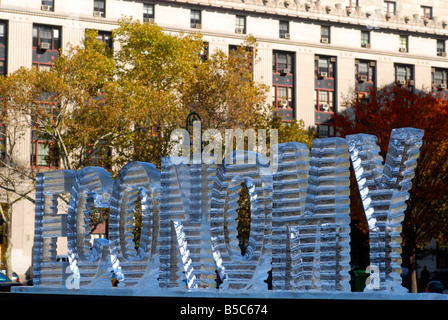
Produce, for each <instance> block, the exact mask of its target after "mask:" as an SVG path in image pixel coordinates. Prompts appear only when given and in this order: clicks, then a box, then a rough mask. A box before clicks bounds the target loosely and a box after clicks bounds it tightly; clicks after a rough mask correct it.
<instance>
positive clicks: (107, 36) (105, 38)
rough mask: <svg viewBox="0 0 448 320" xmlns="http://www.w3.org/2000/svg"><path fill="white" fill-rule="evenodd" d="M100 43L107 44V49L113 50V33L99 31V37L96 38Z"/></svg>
mask: <svg viewBox="0 0 448 320" xmlns="http://www.w3.org/2000/svg"><path fill="white" fill-rule="evenodd" d="M96 38H97V39H98V41H100V42H104V43H105V44H106V47H107V48H109V49H113V47H114V45H113V39H112V32H110V31H98V36H97V37H96Z"/></svg>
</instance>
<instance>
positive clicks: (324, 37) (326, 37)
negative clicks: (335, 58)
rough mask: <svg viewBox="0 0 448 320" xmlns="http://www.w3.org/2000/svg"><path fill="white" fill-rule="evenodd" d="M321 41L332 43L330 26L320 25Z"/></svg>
mask: <svg viewBox="0 0 448 320" xmlns="http://www.w3.org/2000/svg"><path fill="white" fill-rule="evenodd" d="M320 42H322V43H330V27H329V26H321V27H320Z"/></svg>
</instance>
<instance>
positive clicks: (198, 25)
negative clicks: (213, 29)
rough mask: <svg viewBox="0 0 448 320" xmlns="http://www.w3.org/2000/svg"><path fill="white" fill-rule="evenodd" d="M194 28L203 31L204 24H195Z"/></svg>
mask: <svg viewBox="0 0 448 320" xmlns="http://www.w3.org/2000/svg"><path fill="white" fill-rule="evenodd" d="M192 27H193V28H195V29H202V24H200V23H194V24H193V25H192Z"/></svg>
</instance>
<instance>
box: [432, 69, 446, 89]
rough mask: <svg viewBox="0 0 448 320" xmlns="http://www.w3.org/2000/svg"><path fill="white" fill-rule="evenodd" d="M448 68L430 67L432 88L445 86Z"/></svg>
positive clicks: (443, 87) (444, 87)
mask: <svg viewBox="0 0 448 320" xmlns="http://www.w3.org/2000/svg"><path fill="white" fill-rule="evenodd" d="M447 80H448V69H442V68H432V69H431V82H432V87H433V90H435V91H436V90H441V89H446V88H447V84H448V82H447Z"/></svg>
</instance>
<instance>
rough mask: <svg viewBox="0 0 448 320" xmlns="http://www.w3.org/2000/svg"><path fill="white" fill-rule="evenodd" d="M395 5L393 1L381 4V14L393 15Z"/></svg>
mask: <svg viewBox="0 0 448 320" xmlns="http://www.w3.org/2000/svg"><path fill="white" fill-rule="evenodd" d="M395 10H396V4H395V2H394V1H384V2H383V13H384V14H395Z"/></svg>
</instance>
